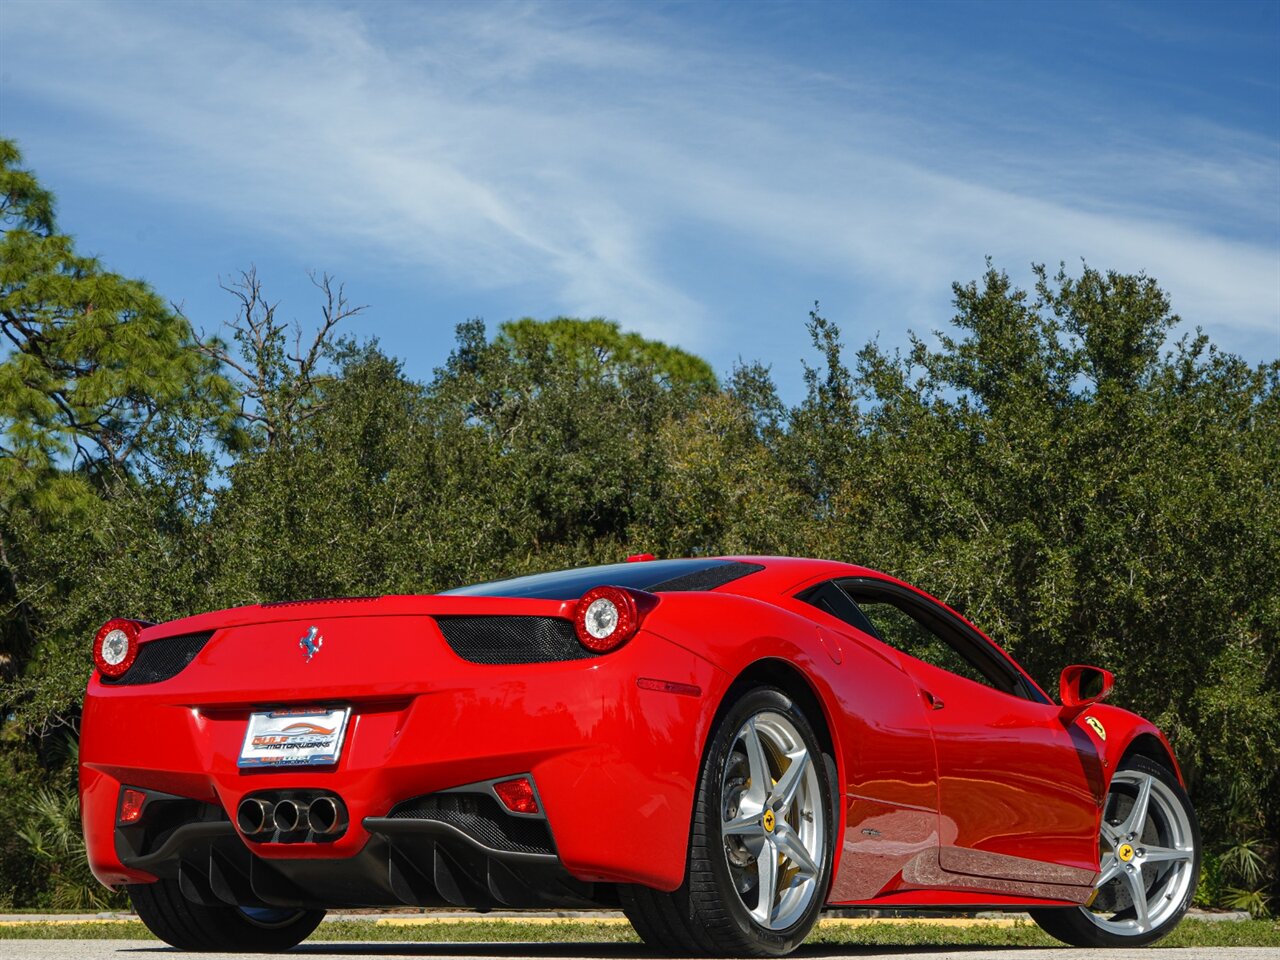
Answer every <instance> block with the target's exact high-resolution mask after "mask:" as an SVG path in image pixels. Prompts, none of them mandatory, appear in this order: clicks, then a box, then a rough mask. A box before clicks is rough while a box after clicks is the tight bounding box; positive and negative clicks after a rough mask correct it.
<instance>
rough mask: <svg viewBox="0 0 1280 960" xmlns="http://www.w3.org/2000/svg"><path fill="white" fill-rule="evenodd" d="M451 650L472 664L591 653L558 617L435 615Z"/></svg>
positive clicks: (570, 657) (537, 660)
mask: <svg viewBox="0 0 1280 960" xmlns="http://www.w3.org/2000/svg"><path fill="white" fill-rule="evenodd" d="M435 619H436V624H437V625H438V626H439V627H440V632H441V633H443V634H444V638H445V640H446V641H448V643H449V646H450V647H452V648H453V652H454V653H456V654H457V655H458V656H460V657H461V658H462V659H463V660H469V661H471V662H472V663H551V662H554V661H556V660H585V659H586V658H588V657H591V656H593V654H592V653H591V652H590V651H588V650H587V649H585V648H584V647H583V646H582V644H580V643H579V642H578V636H577V634H575V633H574V632H573V624H572V623H570V622H569V621H568V620H562V619H560V618H559V617H501V616H499V617H436V618H435Z"/></svg>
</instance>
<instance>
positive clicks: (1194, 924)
mask: <svg viewBox="0 0 1280 960" xmlns="http://www.w3.org/2000/svg"><path fill="white" fill-rule="evenodd" d="M154 939H155V937H153V936H152V935H151V933H150V932H149V931H148V930H147V928H146V927H144V926H143V925H142V924H141V923H139V922H138V921H136V920H125V921H108V922H98V923H22V924H14V925H12V926H0V940H154ZM309 940H310V942H317V941H328V942H339V943H340V942H347V943H359V942H386V943H433V942H434V943H635V942H637V940H638V938H637V937H636V935H635V931H633V930H632V929H631V927H630V926H628V925H627V924H625V923H599V922H594V921H591V920H575V921H564V922H551V923H525V922H522V921H519V920H475V921H471V920H466V921H461V922H455V921H450V922H431V921H424V922H422V923H399V924H387V923H373V922H371V921H368V920H353V921H342V922H340V923H324V924H321V925H320V929H318V930H317V931H316V932H315V933H313V934H312V935H311V937H310V938H309ZM807 942H808V943H811V944H815V945H829V946H845V945H848V946H870V947H874V946H918V947H935V948H940V949H945V948H947V947H959V946H983V947H1060V946H1062V944H1060V943H1059V942H1058V941H1056V940H1054V939H1053V938H1052V937H1050V936H1048V935H1047V934H1045V933H1042V932H1041V931H1040V928H1039V927H1037V926H1036V925H1035V924H1033V923H1025V922H1024V923H1017V924H1015V925H1014V926H1011V927H1009V926H995V925H993V924H983V925H980V926H972V927H955V926H942V925H939V924H931V923H927V922H921V923H911V924H905V923H868V924H865V925H860V926H848V925H837V924H828V925H825V926H824V925H819V927H818V929H817V930H815V931H814V933H813V934H812V935H811V936H810V937H809V939H808V941H807ZM1160 945H1161V946H1162V947H1202V948H1203V947H1280V922H1277V921H1274V920H1243V921H1238V922H1220V923H1213V922H1209V921H1204V920H1184V921H1183V922H1182V923H1181V924H1179V925H1178V928H1177V929H1176V930H1174V931H1173V933H1171V934H1170V935H1169V936H1168V937H1166V938H1165V939H1164V940H1162V941H1160Z"/></svg>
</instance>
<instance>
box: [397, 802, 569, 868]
mask: <svg viewBox="0 0 1280 960" xmlns="http://www.w3.org/2000/svg"><path fill="white" fill-rule="evenodd" d="M388 816H389V817H390V818H391V819H393V820H436V821H439V822H440V823H447V824H449V825H450V826H452V827H457V828H458V829H459V830H461V831H462V832H463V833H465V834H466V835H467V836H469V837H471V838H472V839H474V840H478V841H480V842H481V843H483V844H484V845H485V846H486V847H488V848H489V849H491V850H509V851H512V852H514V853H554V852H555V851H554V850H553V849H552V846H551V831H550V830H548V829H547V824H546V821H544V820H532V819H529V818H527V817H513V816H511V815H510V814H507V813H504V812H503V810H502V808H501V807H500V806H498V801H497V800H495V799H493V797H491V796H489V795H488V794H487V793H430V794H427V795H426V796H422V797H414V798H413V799H412V800H405V801H404V802H403V803H398V804H396V805H395V807H393V808H392V810H391V813H389V814H388Z"/></svg>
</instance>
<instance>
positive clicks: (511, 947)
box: [119, 941, 1054, 960]
mask: <svg viewBox="0 0 1280 960" xmlns="http://www.w3.org/2000/svg"><path fill="white" fill-rule="evenodd" d="M991 949H992V947H990V946H983V945H978V944H955V945H950V944H948V945H940V944H912V945H905V944H898V945H886V946H866V945H859V944H850V945H849V946H847V947H840V946H836V945H832V946H825V945H815V946H811V947H801V948H800V949H799V950H797V951H796V952H795V953H793V954H790V957H795V958H797V960H804V958H806V957H812V958H816V957H885V956H894V957H911V956H913V955H917V954H930V955H933V956H937V955H939V953H942V952H945V954H946V955H947V956H959V955H962V954H965V953H974V952H980V951H989V950H991ZM1009 949H1011V950H1017V951H1020V952H1019V956H1025V955H1030V954H1032V953H1038V952H1040V951H1042V950H1044V951H1052V950H1053V949H1054V948H1052V947H1039V948H1037V947H1011V948H1009ZM119 952H120V953H149V954H150V953H162V954H163V953H177V952H179V951H176V950H174V949H173V948H171V947H164V946H146V947H132V948H126V949H123V950H121V951H119ZM273 956H278V957H288V956H301V957H326V956H342V957H451V958H452V957H464V958H472V957H474V958H486V960H489V958H500V960H507V958H528V960H542V958H546V960H558V958H563V960H578V958H583V957H590V958H593V960H668V958H670V957H671V954H664V953H654V952H653V951H651V950H647V949H645V947H644V945H643V944H639V943H591V942H587V943H404V942H397V941H363V942H359V943H341V942H336V941H335V942H325V943H302V944H299V945H298V946H296V947H294V948H293V949H292V950H289V951H288V952H287V953H283V954H273Z"/></svg>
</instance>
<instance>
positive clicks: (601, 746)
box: [80, 556, 1200, 956]
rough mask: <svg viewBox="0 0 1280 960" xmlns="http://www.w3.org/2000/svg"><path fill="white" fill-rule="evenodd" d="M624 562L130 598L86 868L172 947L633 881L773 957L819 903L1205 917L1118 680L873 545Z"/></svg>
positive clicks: (562, 902) (99, 651)
mask: <svg viewBox="0 0 1280 960" xmlns="http://www.w3.org/2000/svg"><path fill="white" fill-rule="evenodd" d="M633 561H634V562H627V563H619V564H612V565H607V566H597V567H587V568H582V569H576V570H564V571H559V572H555V573H546V574H539V575H535V576H526V577H516V578H514V579H510V580H501V581H497V582H493V583H482V584H479V585H476V586H470V587H463V588H461V589H457V590H451V591H448V592H446V593H442V594H438V595H433V596H385V597H348V598H342V599H334V600H305V601H296V602H285V603H266V604H261V605H258V606H252V607H240V608H237V609H233V610H225V611H220V612H217V613H207V614H202V615H200V616H195V617H190V618H187V619H185V620H177V621H174V622H172V623H165V624H160V625H149V624H144V623H141V622H138V621H134V620H112V621H109V622H108V623H106V624H105V625H104V626H103V627H102V629H101V630H100V631H99V633H98V636H97V639H96V642H95V646H94V661H95V663H96V666H97V670H96V671H95V673H94V675H93V678H92V679H91V680H90V682H89V689H88V694H87V696H86V700H85V711H84V721H83V734H82V741H81V770H80V776H81V799H82V809H83V811H84V832H85V838H86V841H87V844H88V851H89V860H90V863H91V865H92V867H93V872H94V873H95V874H96V875H97V877H98V878H99V879H100V880H101V881H102V882H103V883H105V884H107V885H109V886H112V887H118V886H121V885H123V886H125V887H126V889H127V890H128V891H129V894H130V896H131V898H132V900H133V903H134V906H135V908H136V909H137V912H138V915H139V916H140V917H141V918H142V920H143V921H144V922H145V923H146V924H147V926H148V927H150V928H151V930H152V931H153V932H154V933H155V934H156V935H157V936H159V937H160V938H161V939H163V940H166V941H168V942H169V943H171V944H173V945H174V946H177V947H180V948H185V949H217V950H263V949H284V948H288V947H290V946H293V945H294V944H296V943H298V942H299V941H301V940H302V939H303V938H305V937H306V936H307V935H308V934H309V933H310V932H311V931H312V930H313V929H314V928H315V926H316V924H318V923H319V922H320V919H321V917H322V916H323V915H324V911H325V910H326V909H328V908H332V907H366V906H378V905H395V906H401V905H404V904H411V905H423V906H427V905H431V906H435V905H452V906H457V907H474V908H476V909H480V910H485V909H488V908H491V907H500V908H511V907H591V906H601V907H613V908H618V907H620V908H621V909H622V910H623V911H625V913H626V915H627V916H628V917H629V918H630V919H631V921H632V923H633V924H634V925H635V927H636V929H637V930H638V931H639V932H640V935H641V936H642V937H643V938H644V940H645V941H646V942H648V943H649V944H651V945H652V946H654V947H655V948H658V949H662V950H668V951H672V952H683V953H688V952H697V953H704V954H726V953H727V954H739V955H742V954H748V955H758V956H779V955H783V954H786V953H787V952H788V951H790V950H792V949H793V948H794V947H796V946H797V945H798V944H799V943H800V942H801V941H802V940H803V939H804V938H805V936H806V935H807V934H808V933H809V931H810V929H811V928H812V926H813V924H814V922H815V920H816V919H817V917H818V914H819V912H820V911H821V910H822V908H823V906H824V905H835V904H840V905H848V904H852V905H858V906H866V907H881V908H903V907H927V908H930V909H935V910H936V909H938V908H939V907H943V908H952V907H955V908H974V907H981V908H983V909H1001V908H1008V909H1015V910H1029V911H1030V912H1031V914H1032V916H1034V917H1035V919H1036V921H1037V922H1038V923H1039V924H1040V925H1041V926H1042V927H1044V928H1045V929H1046V930H1048V931H1049V932H1050V933H1052V934H1053V935H1054V936H1056V937H1059V938H1061V939H1062V940H1065V941H1067V942H1069V943H1073V944H1079V945H1099V946H1110V945H1135V944H1142V943H1147V942H1150V941H1152V940H1155V939H1157V938H1158V937H1160V936H1162V935H1164V934H1166V933H1168V932H1169V930H1170V929H1171V928H1172V927H1173V926H1174V925H1175V924H1176V923H1177V922H1178V920H1179V918H1180V917H1181V916H1182V914H1183V912H1184V911H1185V910H1186V908H1187V905H1188V904H1189V903H1190V901H1191V897H1192V894H1193V892H1194V890H1195V884H1196V877H1197V874H1198V871H1199V866H1200V841H1199V834H1198V831H1197V826H1196V819H1195V814H1194V812H1193V810H1192V808H1191V804H1190V803H1189V802H1188V800H1187V795H1186V793H1185V791H1184V790H1183V786H1182V782H1181V775H1180V773H1179V771H1178V765H1177V763H1176V762H1175V761H1174V758H1173V754H1172V752H1171V751H1170V749H1169V745H1168V743H1167V742H1166V741H1165V738H1164V737H1163V735H1162V734H1161V733H1160V731H1159V730H1157V729H1156V728H1155V727H1154V726H1153V725H1152V724H1151V723H1149V722H1148V721H1146V720H1144V719H1142V718H1141V717H1138V716H1135V715H1134V714H1132V713H1128V712H1126V711H1124V710H1121V709H1119V708H1116V707H1111V706H1105V705H1103V704H1102V703H1101V702H1100V701H1101V700H1102V699H1103V698H1104V697H1105V696H1106V695H1107V693H1108V692H1109V691H1110V689H1111V682H1112V681H1111V675H1110V674H1108V673H1107V672H1106V671H1105V670H1100V669H1097V668H1094V667H1082V666H1070V667H1067V668H1066V669H1065V670H1064V671H1063V673H1062V679H1061V697H1060V699H1061V701H1062V703H1061V705H1058V704H1055V703H1054V702H1053V701H1052V700H1050V698H1049V697H1048V696H1047V695H1046V694H1045V693H1044V691H1043V690H1041V689H1040V687H1039V686H1037V685H1036V683H1035V682H1034V681H1033V680H1032V679H1031V678H1030V677H1029V676H1028V675H1027V674H1026V672H1025V671H1023V670H1022V669H1021V668H1020V667H1019V666H1018V664H1017V663H1015V662H1014V661H1013V660H1012V659H1011V658H1010V657H1009V656H1008V655H1007V654H1006V653H1005V652H1004V651H1003V650H1001V649H1000V648H999V647H998V646H996V645H995V644H994V643H992V642H991V641H990V640H989V639H987V637H985V636H984V635H983V634H982V633H981V632H979V631H978V630H977V629H976V628H975V627H974V626H972V625H971V624H970V623H969V622H968V621H966V620H965V619H964V618H963V617H961V616H959V615H958V614H956V613H955V612H954V611H952V610H951V609H949V608H948V607H946V606H945V605H944V604H942V603H940V602H938V601H937V600H934V599H933V598H932V597H929V596H928V595H926V594H924V593H922V592H921V591H919V590H917V589H915V588H914V587H911V586H908V585H907V584H905V583H902V582H901V581H899V580H895V579H893V578H892V577H888V576H886V575H884V574H882V573H877V572H876V571H874V570H870V569H867V568H865V567H858V566H851V565H849V564H845V563H835V562H830V561H823V560H798V559H789V558H779V557H721V558H710V559H709V558H701V559H687V560H653V559H651V558H649V557H647V556H645V557H637V558H633Z"/></svg>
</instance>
